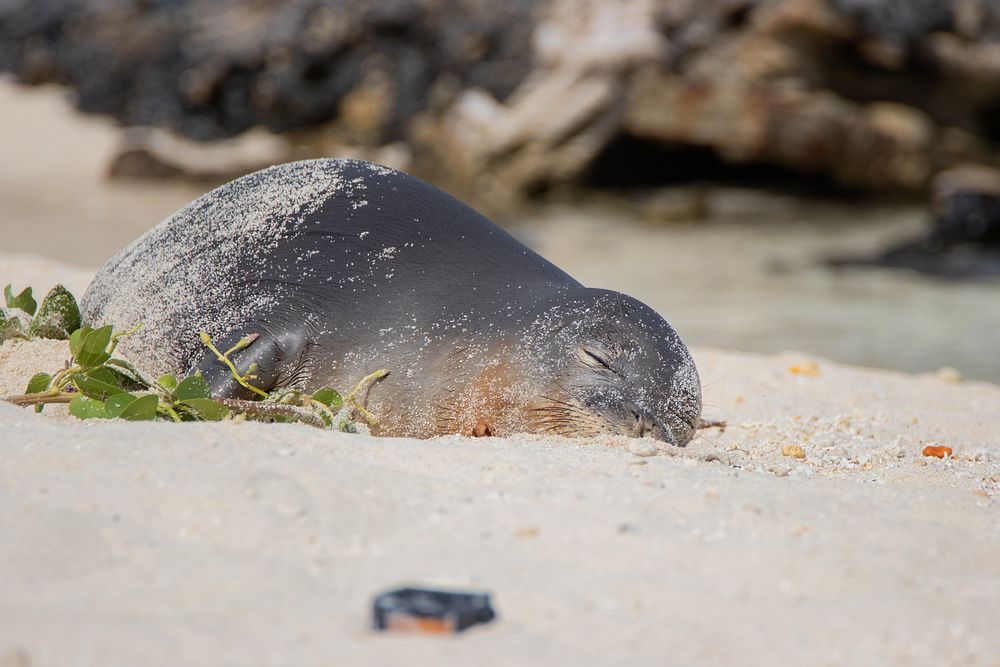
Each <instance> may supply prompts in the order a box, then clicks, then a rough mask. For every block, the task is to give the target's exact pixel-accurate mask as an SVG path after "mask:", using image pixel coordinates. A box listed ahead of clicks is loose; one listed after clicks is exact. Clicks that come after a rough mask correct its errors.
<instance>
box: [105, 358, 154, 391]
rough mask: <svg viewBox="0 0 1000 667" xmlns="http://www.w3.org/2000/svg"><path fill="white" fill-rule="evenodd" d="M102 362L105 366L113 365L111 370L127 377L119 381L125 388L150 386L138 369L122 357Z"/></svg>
mask: <svg viewBox="0 0 1000 667" xmlns="http://www.w3.org/2000/svg"><path fill="white" fill-rule="evenodd" d="M104 363H105V364H106V365H107V366H114V368H112V369H111V370H113V371H114V372H115V373H117V374H118V375H119V376H120V377H124V378H126V379H127V382H119V384H121V386H122V387H124V388H126V389H130V390H131V389H149V388H150V387H151V386H152V384H151V383H150V381H149V380H147V379H146V377H145V376H144V375H143V374H142V373H140V372H139V369H137V368H136V367H135V366H133V365H132V364H130V363H129V362H127V361H125V360H124V359H108V360H107V361H106V362H104Z"/></svg>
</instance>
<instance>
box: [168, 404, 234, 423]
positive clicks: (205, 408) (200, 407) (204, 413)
mask: <svg viewBox="0 0 1000 667" xmlns="http://www.w3.org/2000/svg"><path fill="white" fill-rule="evenodd" d="M177 405H178V406H181V407H184V408H187V409H189V410H190V411H191V412H193V413H194V414H196V415H197V416H198V418H199V419H203V420H205V421H210V422H217V421H219V420H220V419H225V418H226V417H227V416H228V415H229V408H227V407H226V406H224V405H223V404H222V403H219V402H218V401H213V400H212V399H210V398H189V399H187V400H185V401H179V402H178V403H177Z"/></svg>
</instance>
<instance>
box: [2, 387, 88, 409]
mask: <svg viewBox="0 0 1000 667" xmlns="http://www.w3.org/2000/svg"><path fill="white" fill-rule="evenodd" d="M74 396H79V394H75V393H70V392H68V391H59V392H51V391H40V392H38V393H36V394H14V395H13V396H6V397H4V399H3V400H5V401H8V402H10V403H13V404H14V405H19V406H22V407H24V406H27V405H38V404H39V403H69V402H70V401H72V400H73V397H74Z"/></svg>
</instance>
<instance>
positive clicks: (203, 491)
mask: <svg viewBox="0 0 1000 667" xmlns="http://www.w3.org/2000/svg"><path fill="white" fill-rule="evenodd" d="M0 264H2V265H3V267H4V269H5V270H4V274H5V276H8V277H10V278H11V279H13V280H15V281H18V282H19V284H24V283H27V282H28V281H29V279H30V281H31V282H32V283H34V284H35V285H36V286H37V287H38V288H39V289H45V288H48V287H49V286H50V285H49V283H50V282H55V281H56V280H62V281H63V282H65V283H66V284H67V285H70V286H71V287H76V289H77V290H79V285H80V284H81V283H80V282H78V281H80V280H83V281H84V282H85V277H86V276H85V273H84V272H74V271H73V270H71V269H69V268H68V267H61V266H59V265H58V264H55V263H49V264H47V265H46V264H45V263H44V262H42V263H37V262H36V263H34V264H33V263H32V261H29V260H25V259H24V258H14V257H10V256H5V257H4V256H0ZM32 266H34V267H35V268H34V269H32V268H31V267H32ZM12 267H13V268H12ZM32 271H35V273H32ZM50 278H51V279H50ZM39 281H42V282H39ZM77 293H78V294H79V291H78V292H77ZM65 354H66V353H65V344H64V343H58V342H44V341H41V342H32V343H5V344H3V345H2V346H0V393H4V394H6V393H9V392H12V391H20V390H21V389H22V388H23V384H24V382H25V381H26V379H27V376H29V375H30V374H31V373H32V372H34V371H36V370H43V369H44V370H53V369H55V368H58V367H59V366H60V364H61V363H62V360H63V359H64V358H65ZM695 357H696V359H697V362H698V365H699V369H700V371H701V376H702V380H703V382H704V384H705V402H706V405H707V407H706V415H705V416H706V417H708V418H723V419H726V420H727V421H728V428H727V429H726V431H725V432H724V433H720V432H719V431H718V430H708V431H703V432H702V434H701V435H700V436H699V437H698V438H697V439H696V440H695V442H693V443H692V444H691V446H689V447H688V448H687V449H684V450H672V451H670V452H663V453H661V454H660V455H659V456H653V457H638V456H635V455H633V454H630V453H629V452H628V451H627V449H625V448H622V447H614V446H609V445H606V444H600V443H594V442H584V441H581V442H576V441H570V440H559V439H551V438H546V439H543V438H536V437H524V438H512V439H506V440H501V439H492V438H489V439H477V440H473V439H466V438H458V437H454V438H441V439H436V440H432V441H415V440H406V439H376V438H370V437H365V436H351V435H345V434H335V433H328V432H323V431H319V430H316V429H312V428H309V427H305V426H293V425H262V424H234V423H222V424H182V425H174V424H164V423H155V424H129V423H121V422H115V423H81V422H77V421H75V420H73V419H72V418H69V417H66V416H63V417H62V418H55V419H53V418H50V417H47V416H39V415H36V414H34V413H33V412H31V411H30V410H22V409H20V408H16V407H13V406H11V405H8V404H4V403H0V447H2V458H0V535H3V539H2V540H0V665H4V666H6V665H21V664H30V665H64V664H74V665H77V664H79V665H133V664H143V665H149V664H171V665H173V664H186V665H198V664H205V665H220V664H393V663H395V664H504V665H508V664H509V665H525V664H581V663H587V664H623V663H632V664H748V665H756V664H761V665H764V664H768V665H773V664H831V665H833V664H878V665H883V664H907V665H913V664H927V665H930V664H934V665H941V664H948V665H965V664H970V665H971V664H976V665H979V664H981V665H989V664H993V665H995V664H998V656H1000V632H998V631H997V628H998V627H1000V504H998V499H1000V425H998V415H1000V388H998V387H996V386H993V385H988V384H981V383H961V382H954V381H953V380H954V378H951V379H949V378H948V377H944V376H942V377H937V376H907V375H902V374H896V373H889V372H883V371H872V370H865V369H858V368H851V367H846V366H841V365H837V364H834V363H831V362H827V361H824V360H822V359H813V358H810V357H808V356H806V355H800V354H786V355H779V356H775V357H758V356H751V355H746V354H735V353H728V352H720V351H714V350H695ZM809 362H813V363H816V364H817V367H816V368H815V369H812V367H811V366H810V365H809ZM794 366H798V367H799V369H800V370H806V371H811V372H813V373H814V374H808V373H807V374H802V373H798V374H796V373H793V372H791V370H790V369H791V368H793V367H794ZM47 412H48V410H47ZM56 412H58V411H56ZM788 444H798V445H800V446H801V447H802V448H803V450H804V452H805V454H806V458H805V459H804V460H802V461H799V460H796V459H793V458H789V457H786V456H782V454H781V448H782V447H783V446H785V445H788ZM927 444H943V445H948V446H950V447H952V448H953V449H954V453H955V457H954V458H953V459H948V460H938V459H929V458H926V457H924V456H922V455H921V450H922V448H923V447H924V446H925V445H927ZM406 582H409V583H416V584H426V585H447V586H457V587H463V588H472V589H485V590H489V591H492V592H493V594H494V600H495V604H496V607H497V610H498V612H499V614H500V618H499V620H498V621H497V622H495V623H493V624H491V625H489V626H485V627H482V628H478V629H475V630H472V631H470V632H467V633H465V634H464V635H462V636H460V637H457V638H440V637H438V638H428V637H398V636H384V635H378V634H376V633H374V632H372V631H370V630H369V629H368V623H369V614H370V611H369V609H370V607H369V605H370V600H371V597H372V595H373V594H374V593H376V592H379V591H381V590H384V589H386V588H388V587H391V586H394V585H396V584H399V583H406Z"/></svg>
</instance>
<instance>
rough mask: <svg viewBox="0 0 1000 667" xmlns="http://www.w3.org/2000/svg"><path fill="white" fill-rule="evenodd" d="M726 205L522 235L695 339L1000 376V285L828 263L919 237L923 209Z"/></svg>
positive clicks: (562, 218) (772, 201)
mask: <svg viewBox="0 0 1000 667" xmlns="http://www.w3.org/2000/svg"><path fill="white" fill-rule="evenodd" d="M712 201H713V202H714V207H713V208H714V209H715V210H714V213H713V214H712V215H711V216H710V218H709V220H708V221H707V222H703V223H692V224H680V225H678V224H674V225H669V226H663V225H661V226H655V227H651V226H650V225H648V224H642V223H639V222H637V221H636V219H635V216H630V215H628V214H621V213H615V212H614V211H612V210H609V209H607V208H597V209H596V210H595V209H589V210H585V209H580V208H569V207H560V208H554V209H550V210H548V211H546V212H545V213H543V214H539V215H537V216H535V217H534V218H533V219H532V220H530V221H528V223H527V224H525V225H523V226H519V227H517V228H516V230H515V231H516V233H517V234H519V235H520V236H521V237H522V238H523V239H524V240H525V241H526V242H528V244H529V245H531V246H533V247H534V248H536V249H537V250H538V251H539V252H541V253H542V254H543V255H545V256H546V257H548V258H549V259H551V260H552V261H553V262H555V263H556V264H558V265H559V266H560V267H562V268H563V269H565V270H567V271H568V272H569V273H571V274H572V275H573V276H574V277H576V278H577V279H578V280H580V281H581V282H583V283H584V284H585V285H589V286H595V287H606V288H610V289H616V290H620V291H622V292H626V293H628V294H631V295H632V296H634V297H636V298H638V299H640V300H641V301H644V302H646V303H648V304H649V305H650V306H652V307H653V308H654V309H656V310H657V311H658V312H660V313H661V314H662V315H663V316H664V317H665V318H666V319H667V320H668V321H669V322H670V323H671V324H672V325H673V326H674V327H675V328H676V329H677V330H678V331H679V332H680V334H681V336H682V337H683V338H684V339H685V341H687V342H688V344H689V345H695V346H712V347H721V348H729V349H735V350H744V351H752V352H765V353H766V352H778V351H782V350H789V349H791V350H802V351H805V352H809V353H813V354H817V355H822V356H825V357H829V358H832V359H835V360H837V361H842V362H846V363H853V364H861V365H865V366H877V367H883V368H891V369H897V370H903V371H911V372H920V371H934V370H937V369H939V368H941V367H952V368H955V369H956V370H958V371H959V372H960V373H961V374H962V376H963V377H965V378H969V379H981V380H990V381H993V382H1000V282H993V283H958V282H944V281H941V280H937V279H931V278H928V277H924V276H921V275H918V274H915V273H911V272H906V271H894V270H888V269H877V268H872V269H868V268H865V269H859V268H852V269H832V268H828V267H826V266H825V265H824V263H823V261H822V260H823V258H825V257H829V256H832V255H844V254H852V253H866V252H871V251H873V250H874V249H876V248H879V247H881V246H883V245H885V244H887V243H889V242H891V241H892V240H897V239H902V238H908V237H910V236H912V235H915V234H917V233H919V232H920V230H921V229H922V228H923V225H924V220H923V216H924V215H925V214H924V212H923V211H922V210H921V209H919V208H916V207H911V206H899V205H896V206H877V205H870V204H869V205H847V204H839V203H832V202H829V201H827V202H824V201H816V200H804V199H795V198H792V197H774V196H769V195H763V194H760V193H755V192H748V191H739V190H729V191H721V192H718V193H716V194H715V195H713V197H712ZM703 380H706V381H707V380H708V378H703Z"/></svg>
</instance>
